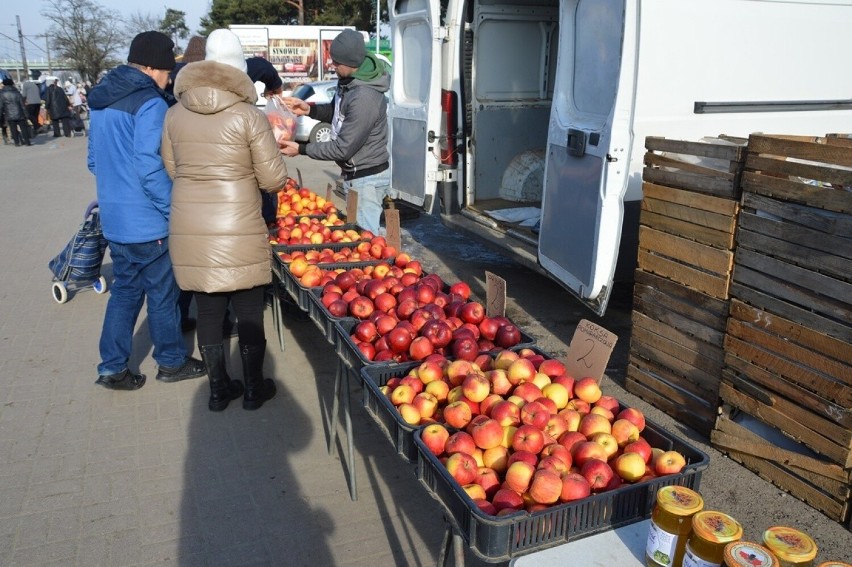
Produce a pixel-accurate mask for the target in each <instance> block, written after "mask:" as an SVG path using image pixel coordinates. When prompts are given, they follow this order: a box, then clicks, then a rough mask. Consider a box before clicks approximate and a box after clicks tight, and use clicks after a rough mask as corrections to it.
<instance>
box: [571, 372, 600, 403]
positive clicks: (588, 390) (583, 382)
mask: <svg viewBox="0 0 852 567" xmlns="http://www.w3.org/2000/svg"><path fill="white" fill-rule="evenodd" d="M574 395H575V396H577V397H578V398H580V399H581V400H583V401H584V402H588V403H590V404H593V403H595V402H596V401H598V400H599V399H600V397H601V396H602V395H603V393H602V392H601V387H600V385H598V381H597V380H595V379H594V378H592V377H591V376H587V377H585V378H580V379H579V380H577V382H576V383H575V384H574Z"/></svg>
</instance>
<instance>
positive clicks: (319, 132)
mask: <svg viewBox="0 0 852 567" xmlns="http://www.w3.org/2000/svg"><path fill="white" fill-rule="evenodd" d="M308 139H309V140H310V141H311V142H328V141H329V140H331V124H328V123H327V122H320V123H319V124H317V125H316V126H314V128H313V130H311V135H310V136H309V137H308Z"/></svg>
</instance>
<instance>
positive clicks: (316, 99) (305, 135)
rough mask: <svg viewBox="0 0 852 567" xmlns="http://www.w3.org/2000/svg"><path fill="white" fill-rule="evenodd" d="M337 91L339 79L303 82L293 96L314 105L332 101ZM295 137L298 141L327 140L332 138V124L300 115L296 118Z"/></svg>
mask: <svg viewBox="0 0 852 567" xmlns="http://www.w3.org/2000/svg"><path fill="white" fill-rule="evenodd" d="M336 92H337V79H335V80H333V81H316V82H313V83H302V84H301V85H299V86H298V87H296V88H295V89H294V90H293V94H292V96H294V97H296V98H300V99H302V100H303V101H305V102H307V103H308V104H309V105H312V106H313V105H315V104H326V103H329V102H331V101H332V100H333V99H334V93H336ZM295 139H296V141H297V142H327V141H329V140H330V139H331V124H329V123H328V122H320V121H319V120H315V119H313V118H311V117H310V116H299V117H298V118H297V119H296V135H295Z"/></svg>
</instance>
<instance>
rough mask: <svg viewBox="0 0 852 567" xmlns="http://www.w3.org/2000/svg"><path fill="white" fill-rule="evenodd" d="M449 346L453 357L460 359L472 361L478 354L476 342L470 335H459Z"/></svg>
mask: <svg viewBox="0 0 852 567" xmlns="http://www.w3.org/2000/svg"><path fill="white" fill-rule="evenodd" d="M450 348H451V350H452V353H453V357H454V358H459V359H461V360H469V361H472V360H474V359H475V358H476V355H477V354H479V345H478V344H476V339H473V338H471V337H461V338H458V339H455V340H453V341H452V342H451V343H450Z"/></svg>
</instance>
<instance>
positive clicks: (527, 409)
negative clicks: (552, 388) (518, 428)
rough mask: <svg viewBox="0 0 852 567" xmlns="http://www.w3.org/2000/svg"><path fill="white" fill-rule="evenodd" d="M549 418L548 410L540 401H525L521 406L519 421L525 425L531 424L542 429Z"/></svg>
mask: <svg viewBox="0 0 852 567" xmlns="http://www.w3.org/2000/svg"><path fill="white" fill-rule="evenodd" d="M549 419H550V412H549V411H547V408H545V407H544V405H543V404H542V403H541V402H537V401H532V402H527V403H526V404H524V406H523V407H522V408H521V423H523V424H525V425H531V426H533V427H535V428H536V429H538V430H541V431H543V430H544V427H545V426H546V425H547V422H548V420H549Z"/></svg>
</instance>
